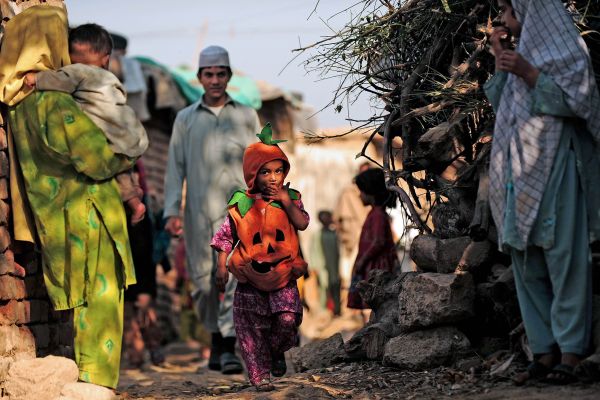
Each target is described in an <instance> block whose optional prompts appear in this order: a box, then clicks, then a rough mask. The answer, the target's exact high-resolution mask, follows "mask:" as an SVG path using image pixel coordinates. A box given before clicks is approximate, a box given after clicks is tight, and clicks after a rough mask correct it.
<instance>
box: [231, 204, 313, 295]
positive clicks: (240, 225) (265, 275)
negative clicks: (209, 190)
mask: <svg viewBox="0 0 600 400" xmlns="http://www.w3.org/2000/svg"><path fill="white" fill-rule="evenodd" d="M230 215H231V216H232V218H233V219H234V221H235V225H236V231H237V235H238V238H239V239H240V243H239V244H238V246H237V247H236V248H235V250H234V252H233V254H232V256H231V259H230V262H229V266H230V270H231V272H232V273H233V274H234V275H235V276H236V277H237V278H238V280H239V281H240V282H246V281H250V282H251V283H252V284H253V285H254V286H256V287H258V288H259V289H261V290H274V289H275V288H281V287H283V286H285V285H286V284H287V282H289V280H290V279H291V277H292V269H293V268H298V267H300V268H305V266H306V263H305V262H304V260H302V258H301V257H299V255H298V249H299V247H298V235H297V233H296V230H295V229H294V228H293V226H292V225H291V224H290V221H289V219H288V217H287V214H286V213H285V211H284V210H283V209H281V208H278V207H276V206H274V205H272V204H269V203H267V202H266V201H264V200H262V199H256V200H255V201H254V204H253V206H252V208H250V210H248V211H247V213H246V214H245V215H244V216H243V217H242V216H241V215H240V214H239V213H238V212H237V209H234V210H230Z"/></svg>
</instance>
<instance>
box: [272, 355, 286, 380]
mask: <svg viewBox="0 0 600 400" xmlns="http://www.w3.org/2000/svg"><path fill="white" fill-rule="evenodd" d="M286 371H287V365H286V363H285V355H283V354H278V355H275V356H272V360H271V374H273V376H274V377H276V378H279V377H282V376H283V375H285V373H286Z"/></svg>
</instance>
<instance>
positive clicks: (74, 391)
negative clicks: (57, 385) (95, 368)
mask: <svg viewBox="0 0 600 400" xmlns="http://www.w3.org/2000/svg"><path fill="white" fill-rule="evenodd" d="M60 395H61V397H59V400H117V399H118V397H117V396H116V395H115V393H114V392H113V391H112V390H110V389H108V388H105V387H104V386H98V385H94V384H91V383H84V382H75V383H69V384H67V385H65V386H64V387H63V389H62V391H61V393H60Z"/></svg>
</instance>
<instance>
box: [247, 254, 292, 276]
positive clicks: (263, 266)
mask: <svg viewBox="0 0 600 400" xmlns="http://www.w3.org/2000/svg"><path fill="white" fill-rule="evenodd" d="M290 258H291V256H286V257H283V258H280V259H279V260H275V261H270V262H269V261H263V262H260V261H256V260H252V269H254V270H255V271H256V272H259V273H261V274H266V273H267V272H269V271H271V270H272V269H273V268H275V267H276V266H277V264H279V263H281V262H283V261H285V260H288V259H290Z"/></svg>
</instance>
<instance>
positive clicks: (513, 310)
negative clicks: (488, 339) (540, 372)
mask: <svg viewBox="0 0 600 400" xmlns="http://www.w3.org/2000/svg"><path fill="white" fill-rule="evenodd" d="M494 272H496V273H497V274H498V275H499V276H498V277H497V278H494V279H492V280H491V281H490V282H485V283H481V284H479V285H477V290H476V296H475V315H476V316H477V317H476V318H477V321H478V322H479V323H478V324H476V325H475V324H472V325H473V333H474V334H477V335H482V336H496V337H506V336H508V334H509V333H510V331H511V330H512V329H514V327H515V326H517V325H519V323H520V322H521V312H520V309H519V302H518V300H517V289H516V287H515V281H514V276H513V273H512V269H511V268H504V270H503V271H501V270H500V268H499V267H495V271H494Z"/></svg>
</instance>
